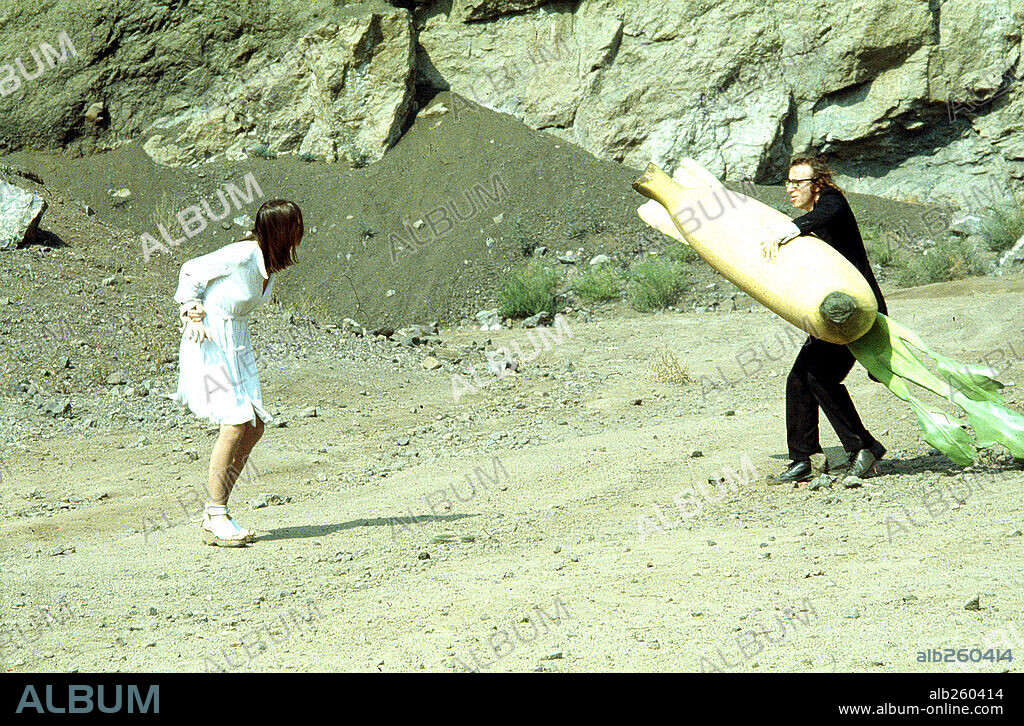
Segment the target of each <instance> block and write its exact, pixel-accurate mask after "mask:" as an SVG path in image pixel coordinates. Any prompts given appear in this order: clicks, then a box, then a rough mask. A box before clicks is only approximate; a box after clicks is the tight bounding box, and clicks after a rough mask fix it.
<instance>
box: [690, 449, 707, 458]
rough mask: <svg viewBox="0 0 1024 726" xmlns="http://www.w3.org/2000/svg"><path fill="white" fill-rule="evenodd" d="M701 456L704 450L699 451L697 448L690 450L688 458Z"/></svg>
mask: <svg viewBox="0 0 1024 726" xmlns="http://www.w3.org/2000/svg"><path fill="white" fill-rule="evenodd" d="M702 456H704V452H703V451H701V450H700V449H697V450H696V451H693V452H690V458H691V459H699V458H701V457H702Z"/></svg>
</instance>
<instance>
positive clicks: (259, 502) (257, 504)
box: [252, 497, 269, 509]
mask: <svg viewBox="0 0 1024 726" xmlns="http://www.w3.org/2000/svg"><path fill="white" fill-rule="evenodd" d="M266 506H269V502H267V498H266V497H256V498H255V499H253V500H252V508H253V509H263V508H264V507H266Z"/></svg>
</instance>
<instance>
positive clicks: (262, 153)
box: [248, 144, 277, 159]
mask: <svg viewBox="0 0 1024 726" xmlns="http://www.w3.org/2000/svg"><path fill="white" fill-rule="evenodd" d="M248 151H249V153H250V154H252V155H253V156H258V157H260V158H261V159H276V158H277V154H275V153H274V152H273V151H271V150H270V147H269V146H267V145H266V144H254V145H253V146H250V147H249V149H248Z"/></svg>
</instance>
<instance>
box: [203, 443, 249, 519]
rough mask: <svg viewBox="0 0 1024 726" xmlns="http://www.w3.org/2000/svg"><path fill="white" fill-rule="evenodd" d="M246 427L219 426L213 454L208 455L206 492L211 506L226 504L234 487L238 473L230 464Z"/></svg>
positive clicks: (236, 453) (236, 452) (239, 445)
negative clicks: (208, 467) (208, 468)
mask: <svg viewBox="0 0 1024 726" xmlns="http://www.w3.org/2000/svg"><path fill="white" fill-rule="evenodd" d="M246 426H248V424H221V427H220V435H219V436H217V442H216V443H215V444H214V445H213V453H212V454H210V475H209V479H208V481H207V491H208V493H209V496H210V503H211V504H227V503H228V497H229V496H231V488H232V487H233V486H234V485H235V479H236V478H237V477H238V472H237V471H233V470H232V462H234V460H235V457H236V456H237V455H238V450H239V448H240V447H241V444H242V440H243V439H244V438H245V427H246ZM220 516H223V515H220ZM225 519H226V517H225Z"/></svg>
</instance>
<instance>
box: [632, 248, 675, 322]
mask: <svg viewBox="0 0 1024 726" xmlns="http://www.w3.org/2000/svg"><path fill="white" fill-rule="evenodd" d="M685 277H686V275H685V270H684V269H683V266H682V265H681V264H679V263H678V262H673V261H671V260H652V261H650V262H643V263H641V264H639V265H637V266H636V267H634V268H633V270H632V271H631V273H630V286H629V292H628V295H629V302H630V304H631V305H632V306H633V308H634V309H636V310H638V311H640V312H642V313H649V312H651V311H653V310H660V309H662V308H665V307H668V306H669V305H671V304H672V303H674V302H675V301H676V300H678V299H679V296H680V295H682V293H683V290H684V289H685V286H686V283H685Z"/></svg>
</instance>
